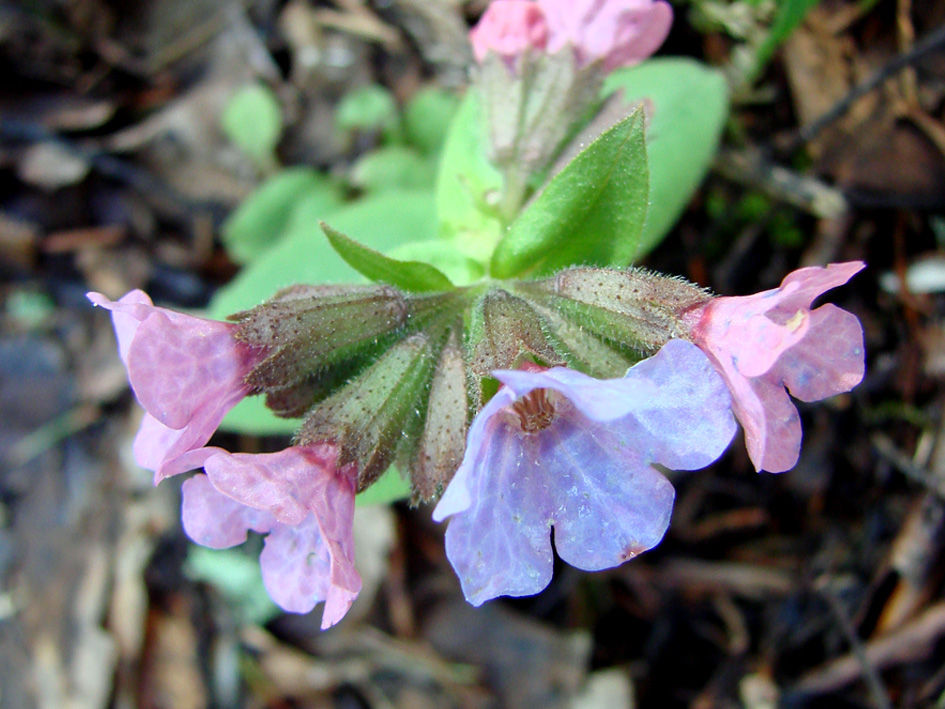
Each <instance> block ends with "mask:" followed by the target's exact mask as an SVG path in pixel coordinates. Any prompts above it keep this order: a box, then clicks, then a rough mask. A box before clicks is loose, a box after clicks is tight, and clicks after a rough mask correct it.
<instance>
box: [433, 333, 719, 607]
mask: <svg viewBox="0 0 945 709" xmlns="http://www.w3.org/2000/svg"><path fill="white" fill-rule="evenodd" d="M495 376H496V377H497V378H498V379H499V380H500V381H501V382H502V383H503V384H504V385H505V386H504V387H502V388H501V389H500V390H499V392H498V393H497V394H496V395H495V396H494V397H493V398H492V399H491V400H490V401H489V402H488V403H487V404H486V405H485V406H484V407H483V408H482V410H481V411H480V412H479V414H478V415H477V416H476V418H475V420H474V421H473V423H472V426H471V427H470V430H469V435H468V439H467V446H466V453H465V457H464V458H463V462H462V464H461V465H460V467H459V470H458V471H457V473H456V475H455V477H454V478H453V480H452V481H451V482H450V484H449V486H448V487H447V489H446V492H445V493H444V494H443V497H442V498H441V500H440V502H439V504H438V505H437V507H436V509H435V510H434V513H433V518H434V519H435V520H437V521H442V520H443V519H445V518H447V517H451V519H450V522H449V527H448V528H447V530H446V553H447V556H448V558H449V560H450V563H451V564H452V565H453V568H454V569H455V570H456V573H457V575H458V576H459V580H460V583H461V585H462V588H463V593H464V594H465V596H466V599H467V600H468V601H469V602H470V603H472V604H473V605H477V606H478V605H480V604H482V603H483V602H485V601H488V600H490V599H492V598H495V597H497V596H503V595H506V596H526V595H531V594H535V593H538V592H539V591H541V590H542V589H543V588H544V587H545V586H547V585H548V583H549V581H550V580H551V573H552V565H553V554H552V545H551V534H552V528H553V529H554V548H555V549H556V550H557V552H558V555H559V556H560V557H561V558H562V559H563V560H564V561H566V562H567V563H569V564H571V565H572V566H575V567H577V568H579V569H584V570H587V571H597V570H600V569H607V568H611V567H614V566H617V565H619V564H621V563H623V562H624V561H626V560H628V559H631V558H633V557H634V556H636V555H637V554H640V553H641V552H643V551H646V550H647V549H650V548H652V547H654V546H655V545H656V544H658V543H659V542H660V540H661V539H662V538H663V535H664V533H665V532H666V528H667V526H668V524H669V518H670V514H671V512H672V507H673V497H674V491H673V487H672V485H671V484H670V483H669V481H668V480H667V479H666V478H665V477H664V476H663V474H662V473H661V472H659V470H657V469H656V468H655V467H654V464H659V465H663V466H666V467H668V468H672V469H677V470H695V469H697V468H702V467H705V466H706V465H709V464H710V463H711V462H712V461H714V460H715V459H716V458H718V456H719V455H721V453H722V452H723V451H724V450H725V448H726V446H727V445H728V444H729V442H730V441H731V439H732V437H733V436H734V435H735V430H736V424H735V420H734V418H733V417H732V413H731V408H730V407H731V400H730V397H729V395H728V392H727V391H726V387H725V383H724V382H723V381H722V380H721V378H720V377H719V376H718V374H717V373H716V372H715V371H714V369H713V368H712V365H711V363H710V362H709V361H708V359H707V358H706V357H705V355H703V354H702V353H701V352H700V351H699V349H698V348H696V347H695V346H693V345H692V344H690V343H688V342H683V341H681V340H672V341H670V342H669V343H667V344H666V345H665V346H664V347H663V348H662V349H661V350H660V351H659V352H658V353H657V354H656V355H655V356H653V357H651V358H650V359H647V360H645V361H643V362H640V363H639V364H637V365H636V366H634V367H633V368H631V369H630V370H629V371H628V372H627V375H626V376H625V377H623V378H621V379H611V380H606V381H600V380H596V379H592V378H591V377H588V376H586V375H584V374H581V373H580V372H575V371H573V370H569V369H564V368H560V367H556V368H554V369H549V370H546V371H543V372H533V371H521V370H520V371H501V372H495Z"/></svg>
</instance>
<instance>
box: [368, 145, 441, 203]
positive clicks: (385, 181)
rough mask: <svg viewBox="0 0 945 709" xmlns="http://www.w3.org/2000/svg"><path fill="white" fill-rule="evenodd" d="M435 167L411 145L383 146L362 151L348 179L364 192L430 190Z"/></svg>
mask: <svg viewBox="0 0 945 709" xmlns="http://www.w3.org/2000/svg"><path fill="white" fill-rule="evenodd" d="M435 172H436V168H435V167H434V164H433V162H432V161H431V160H430V158H428V157H425V156H423V155H420V153H418V152H417V151H416V150H414V149H413V148H407V147H405V146H403V145H387V146H384V147H381V148H378V149H377V150H372V151H371V152H369V153H367V154H365V155H364V156H362V157H361V158H359V159H358V161H357V162H356V163H355V164H354V167H353V168H352V170H351V182H352V184H354V185H355V186H356V187H360V188H361V189H363V190H365V191H366V192H379V191H381V190H389V189H408V190H411V189H428V190H432V189H433V181H434V174H435Z"/></svg>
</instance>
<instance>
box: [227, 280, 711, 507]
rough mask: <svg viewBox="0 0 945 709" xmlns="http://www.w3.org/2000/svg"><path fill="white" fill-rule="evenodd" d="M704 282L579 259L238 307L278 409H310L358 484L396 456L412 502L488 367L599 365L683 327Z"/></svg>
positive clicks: (308, 437)
mask: <svg viewBox="0 0 945 709" xmlns="http://www.w3.org/2000/svg"><path fill="white" fill-rule="evenodd" d="M708 298H709V295H708V294H707V293H706V292H705V291H703V290H702V289H700V288H698V287H696V286H693V285H691V284H688V283H685V282H684V281H681V280H678V279H673V278H665V277H661V276H657V275H655V274H650V273H647V272H644V271H639V270H613V269H592V268H576V269H568V270H565V271H562V272H561V273H558V274H557V275H555V276H553V277H551V278H547V279H544V280H538V281H508V282H483V283H479V284H476V285H474V286H468V287H463V288H451V289H449V290H445V291H442V292H423V293H406V292H403V291H401V290H398V289H397V288H393V287H392V286H387V285H374V286H297V287H294V288H290V289H287V290H285V291H282V292H280V293H279V294H277V295H276V296H275V297H274V298H273V299H272V300H270V301H268V302H266V303H263V304H262V305H259V306H257V307H256V308H253V309H252V310H248V311H244V312H241V313H237V314H236V315H234V316H232V319H233V320H234V321H236V323H237V327H236V336H237V338H238V339H240V340H242V341H244V342H247V343H249V344H251V345H253V346H256V347H261V348H265V349H266V350H267V351H268V353H269V354H268V356H267V357H266V358H265V359H263V361H262V362H260V363H259V364H258V365H257V366H256V367H254V368H253V369H252V370H251V371H250V372H249V374H248V375H247V377H246V381H247V383H248V384H250V385H251V386H252V388H253V392H254V393H256V394H260V395H263V396H265V398H266V405H267V406H268V407H269V408H270V409H272V410H273V411H274V412H275V413H276V414H277V415H279V416H284V417H288V418H300V419H302V422H301V426H300V428H299V431H298V434H297V436H296V439H297V442H298V443H299V444H302V445H305V444H310V443H316V442H331V443H334V444H336V445H338V446H339V448H340V458H339V460H340V461H341V462H342V463H355V464H356V466H357V469H358V490H359V492H360V491H362V490H364V489H366V488H367V487H369V486H370V485H371V484H372V483H373V482H374V481H375V480H376V479H377V478H378V477H379V476H380V475H381V474H382V473H383V472H384V471H385V470H386V469H387V468H388V467H389V466H390V465H391V464H396V465H397V467H398V468H399V469H400V470H401V471H404V472H406V473H407V474H409V476H410V481H411V490H412V500H413V501H414V502H419V501H429V500H432V499H436V498H437V497H439V495H440V494H442V492H443V490H444V489H445V487H446V485H447V484H448V483H449V480H450V479H451V478H452V475H453V473H455V471H456V469H457V467H458V466H459V463H460V462H461V460H462V456H463V452H464V447H465V438H466V432H467V428H468V425H469V422H470V421H471V419H472V417H473V415H475V413H476V412H477V411H478V410H479V409H480V408H481V407H482V405H483V404H484V403H485V400H487V399H488V397H489V396H491V394H492V393H494V392H495V391H496V389H497V386H498V383H497V382H496V381H495V379H493V377H492V372H494V371H495V370H501V369H516V368H520V367H522V366H527V364H529V363H530V364H534V365H539V366H542V367H553V366H559V365H567V366H570V367H572V368H575V369H578V370H580V371H583V372H585V373H587V374H590V375H592V376H596V377H599V378H607V377H619V376H622V375H623V374H624V372H625V371H626V369H627V367H629V366H630V365H631V364H633V363H634V362H635V361H637V360H638V359H640V358H641V357H642V356H646V355H649V354H651V353H653V352H655V350H657V349H658V348H659V347H660V346H662V344H664V343H665V342H666V341H668V340H669V339H672V338H674V337H685V336H686V332H685V330H684V329H683V327H682V326H681V324H680V316H681V314H682V313H683V312H685V311H686V310H688V309H689V308H691V307H694V306H696V305H698V304H699V303H701V302H704V301H706V300H707V299H708Z"/></svg>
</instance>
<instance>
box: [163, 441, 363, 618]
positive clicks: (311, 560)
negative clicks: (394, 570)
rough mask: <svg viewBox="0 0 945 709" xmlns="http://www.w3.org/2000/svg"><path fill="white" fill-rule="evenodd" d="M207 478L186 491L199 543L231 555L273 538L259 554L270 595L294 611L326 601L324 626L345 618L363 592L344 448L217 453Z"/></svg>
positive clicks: (207, 464) (187, 522) (190, 525)
mask: <svg viewBox="0 0 945 709" xmlns="http://www.w3.org/2000/svg"><path fill="white" fill-rule="evenodd" d="M204 450H205V451H207V452H208V453H209V455H208V457H207V458H206V460H205V461H204V469H205V470H206V475H195V476H194V477H192V478H190V479H189V480H186V481H185V482H184V484H183V486H182V488H181V489H182V492H183V498H184V499H183V507H182V512H181V517H182V520H183V524H184V531H185V532H187V535H188V536H189V537H190V538H191V539H193V540H194V541H195V542H197V543H198V544H202V545H203V546H207V547H211V548H213V549H224V548H227V547H231V546H235V545H237V544H242V543H243V542H244V541H246V535H247V532H248V531H249V530H252V531H254V532H259V533H261V534H266V535H267V536H266V542H265V547H264V548H263V551H262V554H260V556H259V564H260V567H261V569H262V576H263V583H264V584H265V586H266V590H267V591H268V592H269V595H270V597H271V598H272V600H273V601H275V602H276V603H277V604H278V605H279V606H281V607H282V608H283V609H285V610H287V611H290V612H292V613H308V612H309V611H311V610H312V609H313V608H314V607H315V605H316V604H317V603H320V602H322V601H324V602H325V611H324V614H323V615H322V628H323V629H324V628H329V627H331V626H332V625H334V624H335V623H337V622H338V621H339V620H341V619H342V617H344V615H345V613H347V612H348V609H349V608H350V607H351V604H352V603H353V602H354V599H355V598H357V595H358V592H359V591H360V590H361V577H360V576H358V572H357V571H356V570H355V567H354V541H353V538H352V529H353V527H352V525H353V520H354V490H355V488H354V474H353V470H352V469H351V468H352V466H348V467H346V468H343V469H341V470H338V469H337V468H336V460H337V448H336V447H335V446H332V445H328V444H317V445H311V446H302V447H299V446H295V447H292V448H287V449H286V450H284V451H280V452H278V453H264V454H258V455H250V454H246V453H235V454H233V453H227V452H226V451H223V450H220V449H217V448H207V449H204Z"/></svg>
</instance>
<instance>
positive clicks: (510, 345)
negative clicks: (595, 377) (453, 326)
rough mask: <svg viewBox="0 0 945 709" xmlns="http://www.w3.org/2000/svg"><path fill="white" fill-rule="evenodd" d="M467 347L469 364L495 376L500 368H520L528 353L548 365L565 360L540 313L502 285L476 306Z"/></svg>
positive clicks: (482, 373) (478, 372) (481, 373)
mask: <svg viewBox="0 0 945 709" xmlns="http://www.w3.org/2000/svg"><path fill="white" fill-rule="evenodd" d="M467 348H468V350H469V351H471V356H470V360H469V368H470V370H471V371H472V373H473V374H474V375H476V376H477V377H488V376H491V374H492V372H493V371H494V370H496V369H517V368H518V366H519V364H520V363H521V361H522V360H523V358H524V357H526V356H528V355H532V356H533V357H535V358H536V359H538V360H540V361H541V362H542V364H546V365H548V366H554V365H557V364H563V360H562V359H561V358H560V357H559V356H558V354H557V353H556V352H555V351H554V348H553V347H552V346H551V344H550V343H549V342H548V339H547V338H546V337H545V334H544V332H543V331H542V323H541V319H540V318H539V317H538V314H537V313H536V312H535V311H534V310H533V309H532V307H531V306H530V305H529V304H528V303H526V302H525V301H524V300H522V299H521V298H516V297H515V296H513V295H511V294H509V293H508V292H507V291H504V290H501V289H499V288H494V289H492V290H490V291H489V292H487V293H486V294H485V295H484V296H483V297H482V298H481V299H480V300H479V301H478V302H477V303H476V305H475V306H473V310H472V314H471V316H470V318H469V321H468V322H467Z"/></svg>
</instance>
